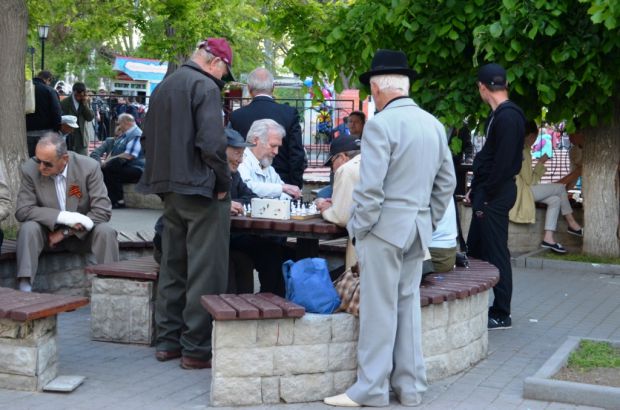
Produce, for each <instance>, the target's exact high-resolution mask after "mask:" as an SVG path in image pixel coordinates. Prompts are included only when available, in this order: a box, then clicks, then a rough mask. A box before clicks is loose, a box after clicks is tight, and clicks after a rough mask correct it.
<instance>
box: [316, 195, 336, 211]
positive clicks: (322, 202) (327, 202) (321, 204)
mask: <svg viewBox="0 0 620 410" xmlns="http://www.w3.org/2000/svg"><path fill="white" fill-rule="evenodd" d="M314 203H315V204H316V209H318V210H319V211H320V212H321V213H323V212H324V211H325V210H326V209H328V208H329V207H331V206H332V200H331V199H328V198H318V199H317V200H316V201H314Z"/></svg>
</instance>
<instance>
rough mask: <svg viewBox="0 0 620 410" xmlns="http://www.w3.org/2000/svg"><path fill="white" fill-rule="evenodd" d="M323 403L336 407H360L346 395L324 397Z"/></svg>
mask: <svg viewBox="0 0 620 410" xmlns="http://www.w3.org/2000/svg"><path fill="white" fill-rule="evenodd" d="M323 403H325V404H329V405H330V406H337V407H361V406H362V405H361V404H359V403H356V402H354V401H353V400H351V399H350V398H349V396H347V394H346V393H342V394H339V395H337V396H331V397H326V398H325V399H323Z"/></svg>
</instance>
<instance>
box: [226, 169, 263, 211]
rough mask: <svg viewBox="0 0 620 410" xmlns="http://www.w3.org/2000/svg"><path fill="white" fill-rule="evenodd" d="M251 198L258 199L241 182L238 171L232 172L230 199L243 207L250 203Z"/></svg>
mask: <svg viewBox="0 0 620 410" xmlns="http://www.w3.org/2000/svg"><path fill="white" fill-rule="evenodd" d="M252 198H258V196H257V195H256V194H255V193H254V192H252V190H251V189H250V188H249V187H248V186H247V185H246V184H245V182H243V179H241V175H239V172H238V171H237V172H233V173H232V183H231V185H230V199H232V200H233V201H237V202H240V203H242V204H243V205H248V204H250V202H252Z"/></svg>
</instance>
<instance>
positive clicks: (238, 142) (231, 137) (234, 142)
mask: <svg viewBox="0 0 620 410" xmlns="http://www.w3.org/2000/svg"><path fill="white" fill-rule="evenodd" d="M224 133H225V134H226V141H227V143H228V146H229V147H234V148H245V147H255V146H256V144H250V143H249V142H246V141H245V138H243V137H242V136H241V134H239V133H238V132H237V131H235V130H234V129H232V128H230V127H226V128H224Z"/></svg>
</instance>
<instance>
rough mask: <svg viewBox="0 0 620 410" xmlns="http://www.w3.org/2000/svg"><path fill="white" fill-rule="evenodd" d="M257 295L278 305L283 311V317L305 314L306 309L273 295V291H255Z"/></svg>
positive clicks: (297, 316)
mask: <svg viewBox="0 0 620 410" xmlns="http://www.w3.org/2000/svg"><path fill="white" fill-rule="evenodd" d="M257 296H258V297H260V298H263V299H265V300H267V301H269V302H271V303H273V304H274V305H276V306H278V307H280V308H281V309H282V311H283V313H284V317H289V318H300V317H302V316H303V315H305V314H306V309H305V308H304V307H303V306H300V305H298V304H296V303H293V302H291V301H288V300H286V299H284V298H282V297H280V296H278V295H274V294H273V293H257Z"/></svg>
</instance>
